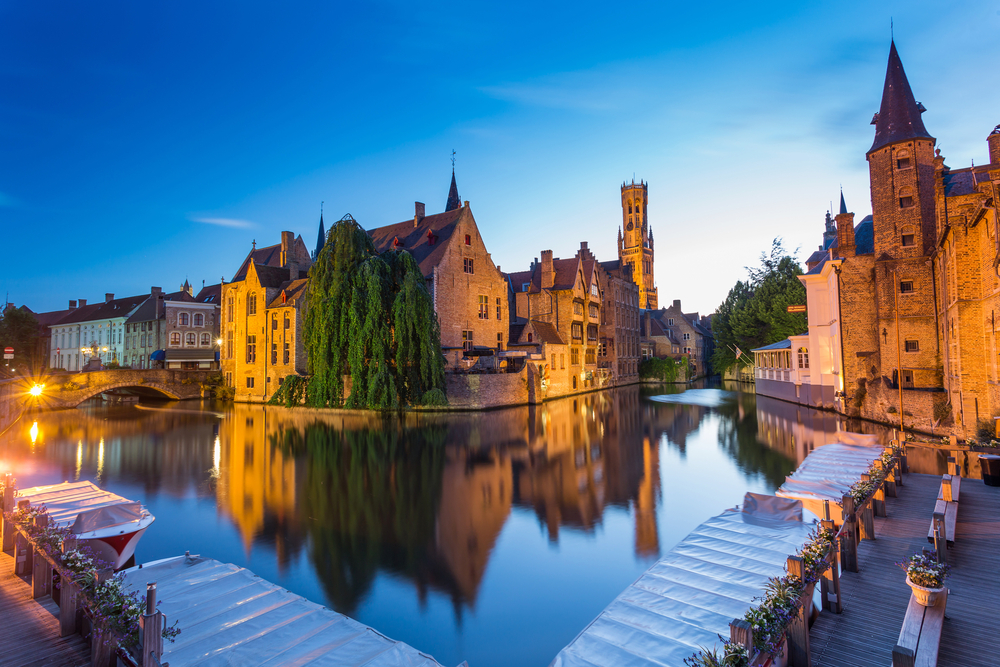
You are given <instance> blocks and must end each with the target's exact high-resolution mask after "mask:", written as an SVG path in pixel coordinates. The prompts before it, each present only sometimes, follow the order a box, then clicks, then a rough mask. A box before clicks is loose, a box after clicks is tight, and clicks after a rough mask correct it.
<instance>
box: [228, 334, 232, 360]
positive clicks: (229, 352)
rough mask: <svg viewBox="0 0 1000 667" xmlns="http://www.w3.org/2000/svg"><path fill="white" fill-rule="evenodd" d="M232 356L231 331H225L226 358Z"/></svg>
mask: <svg viewBox="0 0 1000 667" xmlns="http://www.w3.org/2000/svg"><path fill="white" fill-rule="evenodd" d="M232 358H233V332H232V331H227V332H226V359H232Z"/></svg>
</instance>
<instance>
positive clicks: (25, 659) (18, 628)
mask: <svg viewBox="0 0 1000 667" xmlns="http://www.w3.org/2000/svg"><path fill="white" fill-rule="evenodd" d="M58 614H59V607H58V606H57V605H56V603H55V602H53V601H52V598H50V597H44V598H39V599H37V600H32V599H31V586H29V585H28V584H27V583H26V582H25V581H24V579H21V578H20V577H18V576H17V575H15V574H14V558H13V556H11V555H10V554H8V553H3V552H0V618H2V619H3V622H2V623H0V664H3V665H10V667H22V666H24V667H27V666H28V665H53V666H57V665H58V666H59V667H63V666H66V667H84V666H85V665H88V666H89V665H90V643H89V642H88V641H87V640H85V639H84V638H83V637H81V636H80V635H78V634H74V635H70V636H68V637H60V636H59V618H58Z"/></svg>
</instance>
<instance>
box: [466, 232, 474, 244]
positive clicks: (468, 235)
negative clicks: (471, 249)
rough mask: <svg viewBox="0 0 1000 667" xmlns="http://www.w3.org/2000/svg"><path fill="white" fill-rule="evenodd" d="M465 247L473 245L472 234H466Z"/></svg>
mask: <svg viewBox="0 0 1000 667" xmlns="http://www.w3.org/2000/svg"><path fill="white" fill-rule="evenodd" d="M465 245H472V235H471V234H466V235H465Z"/></svg>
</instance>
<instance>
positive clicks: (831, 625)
mask: <svg viewBox="0 0 1000 667" xmlns="http://www.w3.org/2000/svg"><path fill="white" fill-rule="evenodd" d="M903 481H904V486H902V487H899V489H898V492H899V497H897V498H890V499H888V500H887V502H886V506H887V514H888V516H887V517H885V518H876V519H875V535H876V539H875V541H863V542H862V543H861V544H860V545H859V547H858V566H859V569H860V570H861V571H860V572H859V573H856V574H855V573H851V572H845V573H844V574H843V575H841V580H840V582H841V583H840V585H841V595H842V597H843V601H844V613H843V614H840V615H836V614H831V613H829V612H823V613H822V614H820V617H819V619H817V621H816V623H815V624H814V625H813V627H812V630H811V631H810V643H811V646H812V664H813V665H814V667H868V666H869V665H871V666H873V667H888V665H891V664H892V647H893V645H894V644H895V643H896V640H897V638H898V637H899V630H900V627H901V626H902V624H903V617H904V616H905V615H906V606H907V604H908V603H909V599H910V589H909V587H907V585H906V581H905V575H904V574H903V571H902V570H900V569H899V568H898V567H897V566H896V565H895V563H896V562H898V561H901V560H903V559H904V558H905V557H907V556H908V555H910V554H912V553H916V552H919V551H920V550H921V549H922V548H924V547H927V546H929V545H928V543H927V526H928V525H929V524H930V520H931V515H932V514H933V512H934V504H935V502H936V500H937V494H938V489H939V487H940V484H941V477H940V476H939V475H906V476H905V478H904V480H903ZM965 482H966V483H965V484H963V485H962V495H961V502H960V503H959V508H958V526H957V528H956V533H957V534H956V539H955V545H954V547H952V548H950V549H949V550H948V562H949V563H950V564H951V565H952V568H953V569H952V571H951V574H950V576H949V578H948V582H947V586H948V588H949V589H950V591H951V595H949V597H948V610H947V612H946V617H945V622H944V629H943V631H942V634H941V650H940V654H939V656H938V665H940V666H941V667H951V666H955V667H958V666H960V667H980V666H982V667H994V666H995V665H997V663H998V659H997V657H996V654H995V652H994V651H993V650H990V649H988V648H987V647H988V646H989V645H990V644H989V642H986V643H984V641H983V639H984V638H986V637H993V636H994V633H995V629H994V626H995V619H997V618H1000V577H998V576H997V575H996V568H997V565H998V563H1000V488H995V487H988V486H985V485H984V484H983V483H982V481H980V480H965Z"/></svg>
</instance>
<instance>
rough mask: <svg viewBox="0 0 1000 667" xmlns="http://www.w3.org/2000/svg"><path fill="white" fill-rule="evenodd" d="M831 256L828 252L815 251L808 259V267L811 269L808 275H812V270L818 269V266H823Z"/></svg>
mask: <svg viewBox="0 0 1000 667" xmlns="http://www.w3.org/2000/svg"><path fill="white" fill-rule="evenodd" d="M829 256H830V253H828V252H827V251H826V250H816V251H813V254H811V255H809V257H807V258H806V266H807V267H809V271H807V273H812V270H813V269H814V268H815V267H816V265H817V264H821V263H822V262H823V260H825V259H826V258H827V257H829Z"/></svg>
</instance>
